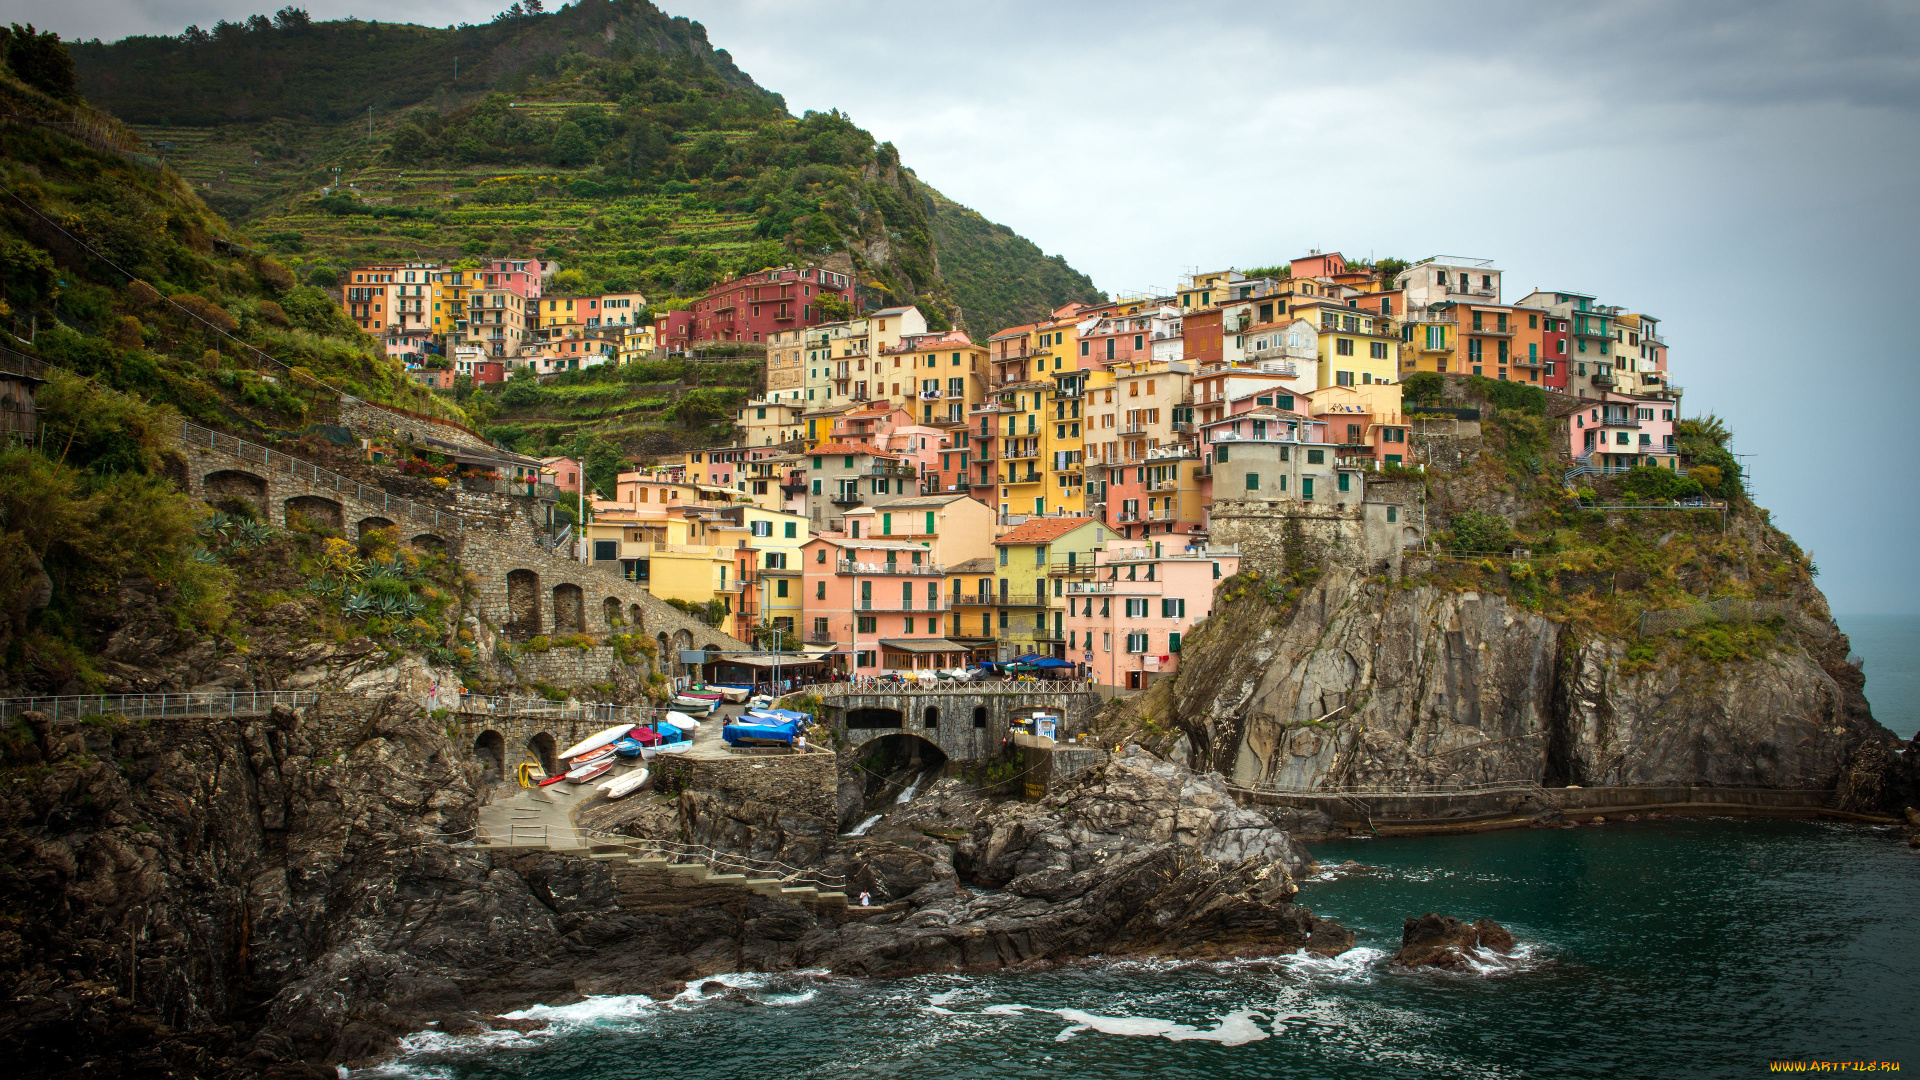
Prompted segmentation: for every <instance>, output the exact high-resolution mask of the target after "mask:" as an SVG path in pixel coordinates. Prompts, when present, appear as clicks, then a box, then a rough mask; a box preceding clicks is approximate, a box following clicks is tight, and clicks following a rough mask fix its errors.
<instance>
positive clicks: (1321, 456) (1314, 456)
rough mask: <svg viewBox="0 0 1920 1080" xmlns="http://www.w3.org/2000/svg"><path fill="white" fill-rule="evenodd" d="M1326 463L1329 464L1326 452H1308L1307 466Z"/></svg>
mask: <svg viewBox="0 0 1920 1080" xmlns="http://www.w3.org/2000/svg"><path fill="white" fill-rule="evenodd" d="M1326 463H1327V452H1326V451H1325V450H1308V451H1307V464H1309V465H1325V464H1326Z"/></svg>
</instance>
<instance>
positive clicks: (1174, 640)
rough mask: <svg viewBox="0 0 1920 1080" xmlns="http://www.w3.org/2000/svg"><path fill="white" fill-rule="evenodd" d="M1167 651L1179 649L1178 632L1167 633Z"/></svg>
mask: <svg viewBox="0 0 1920 1080" xmlns="http://www.w3.org/2000/svg"><path fill="white" fill-rule="evenodd" d="M1167 651H1168V652H1179V651H1180V635H1179V634H1177V633H1174V634H1168V635H1167Z"/></svg>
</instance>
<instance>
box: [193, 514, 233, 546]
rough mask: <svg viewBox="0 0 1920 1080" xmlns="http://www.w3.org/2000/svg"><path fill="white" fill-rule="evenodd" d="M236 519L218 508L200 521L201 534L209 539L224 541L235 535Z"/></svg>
mask: <svg viewBox="0 0 1920 1080" xmlns="http://www.w3.org/2000/svg"><path fill="white" fill-rule="evenodd" d="M233 529H234V521H233V517H232V515H230V514H225V513H222V512H220V511H218V510H215V511H213V512H212V513H210V514H208V515H207V516H206V518H205V519H204V520H202V521H201V522H200V535H201V536H202V537H204V538H206V539H208V540H213V541H216V542H218V541H222V540H226V539H229V538H230V537H232V536H233Z"/></svg>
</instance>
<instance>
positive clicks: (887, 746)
mask: <svg viewBox="0 0 1920 1080" xmlns="http://www.w3.org/2000/svg"><path fill="white" fill-rule="evenodd" d="M848 734H849V735H851V734H852V733H851V732H849V733H848ZM876 752H878V753H879V757H880V760H881V761H882V762H883V765H882V766H881V768H880V769H879V770H877V771H882V772H885V771H889V770H892V769H899V768H905V767H907V766H910V765H913V766H917V767H919V768H921V769H935V768H940V767H942V766H944V765H946V763H947V752H946V751H945V750H943V749H941V747H940V744H939V743H937V742H935V741H933V740H932V739H929V738H928V737H926V736H925V735H921V734H918V733H917V732H912V731H876V732H874V733H873V734H872V735H871V736H870V737H868V738H866V739H863V740H861V741H859V742H856V743H854V744H853V753H854V755H855V756H856V757H861V758H867V759H872V758H873V757H874V756H875V753H876Z"/></svg>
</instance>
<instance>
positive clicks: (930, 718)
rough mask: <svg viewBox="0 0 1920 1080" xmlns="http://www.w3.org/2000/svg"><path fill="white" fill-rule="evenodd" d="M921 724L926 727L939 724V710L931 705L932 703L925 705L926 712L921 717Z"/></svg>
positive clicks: (933, 726) (934, 726) (935, 726)
mask: <svg viewBox="0 0 1920 1080" xmlns="http://www.w3.org/2000/svg"><path fill="white" fill-rule="evenodd" d="M921 724H922V726H924V727H928V728H937V727H939V726H940V710H939V709H937V708H935V707H933V706H932V705H929V706H927V714H926V716H924V717H922V718H921Z"/></svg>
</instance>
